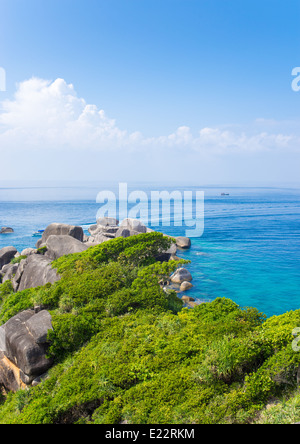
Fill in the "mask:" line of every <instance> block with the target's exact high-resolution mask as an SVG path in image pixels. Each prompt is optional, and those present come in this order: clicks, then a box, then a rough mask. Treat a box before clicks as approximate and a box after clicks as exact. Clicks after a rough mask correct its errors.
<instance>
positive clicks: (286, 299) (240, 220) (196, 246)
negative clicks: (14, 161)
mask: <svg viewBox="0 0 300 444" xmlns="http://www.w3.org/2000/svg"><path fill="white" fill-rule="evenodd" d="M108 188H109V187H108ZM132 188H133V189H140V190H144V191H146V192H148V191H150V190H152V189H155V188H154V187H151V185H147V186H146V185H143V186H141V185H140V186H139V188H137V187H136V186H135V187H134V186H132ZM101 189H103V188H99V187H96V186H93V187H92V186H89V187H77V188H76V187H73V188H72V187H69V188H66V187H64V188H49V187H44V188H21V187H20V188H4V187H3V188H0V226H10V227H13V228H14V230H15V233H14V234H11V235H0V248H3V247H5V246H8V245H13V246H15V247H16V248H17V249H18V250H19V251H21V250H22V249H24V248H26V247H33V246H34V245H35V243H36V241H37V238H34V237H32V234H33V232H35V231H37V230H39V229H43V228H45V227H46V226H47V225H49V224H50V223H52V222H62V223H71V224H76V225H77V224H78V225H82V226H83V227H84V228H85V229H87V227H88V225H90V224H92V223H94V222H95V220H96V214H97V211H98V209H99V204H97V203H96V196H97V193H98V192H99V191H100V190H101ZM109 189H112V188H109ZM156 189H159V188H158V187H156ZM164 189H167V187H164ZM175 189H179V190H182V191H183V190H184V189H185V190H193V189H194V190H196V189H197V190H203V191H205V230H204V234H203V236H202V237H201V238H198V239H193V242H192V248H191V250H189V251H187V252H180V253H179V256H181V257H183V258H185V259H189V260H191V265H190V266H189V269H190V271H191V273H192V275H193V277H194V281H193V283H194V288H193V289H192V290H191V291H190V292H189V293H188V294H189V295H191V296H193V297H195V298H197V299H200V300H204V301H209V300H213V299H215V298H216V297H228V298H231V299H232V300H234V301H235V302H236V303H238V304H239V305H241V306H251V307H256V308H258V309H259V310H260V311H262V312H264V313H265V314H266V315H267V316H272V315H274V314H281V313H285V312H286V311H290V310H294V309H298V308H300V267H299V264H300V190H299V189H275V188H229V189H226V190H224V189H223V188H222V189H221V188H195V187H185V188H182V187H180V188H179V187H177V188H175ZM170 190H171V189H170ZM223 191H225V192H226V193H229V194H230V196H225V197H222V196H221V192H223ZM152 228H154V229H158V230H160V231H163V232H165V233H168V234H171V235H177V236H179V235H183V236H184V235H185V229H186V228H185V227H174V226H171V227H157V226H156V227H155V226H153V227H152Z"/></svg>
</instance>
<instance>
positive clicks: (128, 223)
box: [120, 219, 147, 234]
mask: <svg viewBox="0 0 300 444" xmlns="http://www.w3.org/2000/svg"><path fill="white" fill-rule="evenodd" d="M120 227H121V228H125V229H127V230H129V231H135V232H138V233H140V234H141V233H147V227H146V225H145V224H143V222H141V221H140V220H138V219H124V220H123V222H122V223H121V224H120Z"/></svg>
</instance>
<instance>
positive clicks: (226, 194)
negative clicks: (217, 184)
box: [221, 193, 230, 196]
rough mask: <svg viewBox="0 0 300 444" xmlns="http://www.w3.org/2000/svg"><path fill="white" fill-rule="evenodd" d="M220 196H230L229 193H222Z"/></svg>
mask: <svg viewBox="0 0 300 444" xmlns="http://www.w3.org/2000/svg"><path fill="white" fill-rule="evenodd" d="M221 196H230V194H229V193H222V194H221Z"/></svg>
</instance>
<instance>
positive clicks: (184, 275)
mask: <svg viewBox="0 0 300 444" xmlns="http://www.w3.org/2000/svg"><path fill="white" fill-rule="evenodd" d="M192 280H193V277H192V275H191V273H190V272H189V271H188V270H186V269H185V268H179V269H178V270H177V271H175V273H174V274H173V275H172V276H171V282H173V284H179V285H181V284H182V283H183V282H191V281H192Z"/></svg>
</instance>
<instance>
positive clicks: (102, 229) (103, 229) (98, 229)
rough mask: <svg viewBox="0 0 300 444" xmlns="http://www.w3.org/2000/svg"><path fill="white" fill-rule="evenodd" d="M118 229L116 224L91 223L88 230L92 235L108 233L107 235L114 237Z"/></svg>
mask: <svg viewBox="0 0 300 444" xmlns="http://www.w3.org/2000/svg"><path fill="white" fill-rule="evenodd" d="M118 229H119V227H118V226H117V225H91V226H90V227H89V230H88V231H89V233H90V235H91V236H93V237H95V236H97V235H99V234H103V235H106V234H109V235H110V236H109V237H111V238H114V237H115V235H116V233H117V231H118Z"/></svg>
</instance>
